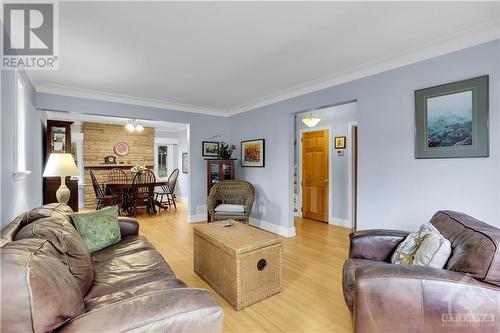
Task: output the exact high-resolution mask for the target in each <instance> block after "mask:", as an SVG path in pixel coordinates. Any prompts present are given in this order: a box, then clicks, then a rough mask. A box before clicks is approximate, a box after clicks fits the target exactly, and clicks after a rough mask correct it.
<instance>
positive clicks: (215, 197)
mask: <svg viewBox="0 0 500 333" xmlns="http://www.w3.org/2000/svg"><path fill="white" fill-rule="evenodd" d="M254 199H255V189H254V187H253V185H252V184H250V183H249V182H246V181H243V180H223V181H220V182H218V183H217V184H215V185H214V186H213V187H212V188H211V189H210V194H209V195H208V199H207V206H208V207H207V208H208V213H209V214H210V218H211V220H212V221H220V220H227V219H233V220H237V221H241V222H244V223H248V219H249V218H250V213H251V212H252V206H253V201H254ZM220 204H231V205H243V206H245V211H244V212H243V213H229V212H216V211H215V208H216V207H217V206H218V205H220Z"/></svg>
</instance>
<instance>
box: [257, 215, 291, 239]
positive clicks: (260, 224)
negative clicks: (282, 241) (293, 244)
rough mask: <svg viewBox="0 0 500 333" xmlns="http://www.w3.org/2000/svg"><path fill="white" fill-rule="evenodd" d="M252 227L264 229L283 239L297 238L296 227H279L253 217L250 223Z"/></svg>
mask: <svg viewBox="0 0 500 333" xmlns="http://www.w3.org/2000/svg"><path fill="white" fill-rule="evenodd" d="M249 224H250V225H253V226H254V227H257V228H260V229H264V230H266V231H269V232H272V233H273V234H278V235H280V236H283V237H294V236H295V227H290V228H287V227H283V226H281V225H277V224H274V223H270V222H266V221H262V220H259V219H256V218H253V217H251V218H250V221H249Z"/></svg>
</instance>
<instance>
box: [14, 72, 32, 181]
mask: <svg viewBox="0 0 500 333" xmlns="http://www.w3.org/2000/svg"><path fill="white" fill-rule="evenodd" d="M19 84H20V85H21V86H22V92H20V89H19ZM15 91H16V92H15V94H14V95H15V97H14V98H15V101H14V102H15V103H14V131H13V132H14V170H15V171H14V174H13V176H14V179H15V180H21V179H24V178H26V176H28V175H30V174H31V171H30V170H27V168H26V162H27V161H26V160H27V158H26V157H27V156H26V155H27V154H26V85H25V83H24V81H23V79H22V78H21V75H20V74H19V72H17V71H16V75H15ZM20 93H22V96H19V94H20ZM20 98H22V99H21V101H22V104H23V105H22V108H23V110H22V112H23V114H22V117H21V116H20V114H19V108H20V105H19V101H20ZM20 121H22V122H23V124H22V127H21V130H20V125H19V122H20ZM20 132H21V133H20ZM20 148H21V149H20ZM20 150H22V151H20ZM23 155H24V156H23ZM21 156H22V158H23V159H24V161H23V162H24V163H22V164H24V165H22V166H21V167H20V165H19V164H20V162H19V159H20V157H21Z"/></svg>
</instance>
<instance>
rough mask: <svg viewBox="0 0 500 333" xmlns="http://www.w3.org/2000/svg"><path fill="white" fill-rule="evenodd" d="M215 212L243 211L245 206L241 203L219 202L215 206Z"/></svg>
mask: <svg viewBox="0 0 500 333" xmlns="http://www.w3.org/2000/svg"><path fill="white" fill-rule="evenodd" d="M215 212H216V213H244V212H245V206H243V205H230V204H220V205H218V206H217V207H215Z"/></svg>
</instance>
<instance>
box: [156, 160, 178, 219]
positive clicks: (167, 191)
mask: <svg viewBox="0 0 500 333" xmlns="http://www.w3.org/2000/svg"><path fill="white" fill-rule="evenodd" d="M178 177H179V169H174V171H172V173H171V174H170V176H168V180H167V183H166V184H165V185H162V186H161V190H160V191H156V192H155V203H156V204H157V205H158V207H159V210H160V211H161V209H162V208H163V209H168V208H170V206H171V205H173V206H174V208H175V209H176V210H177V204H176V203H175V199H176V198H175V186H176V185H177V178H178ZM165 199H166V200H165Z"/></svg>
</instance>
